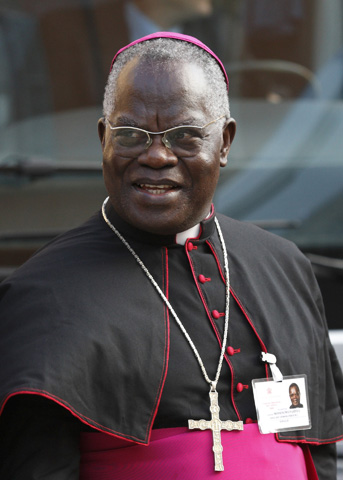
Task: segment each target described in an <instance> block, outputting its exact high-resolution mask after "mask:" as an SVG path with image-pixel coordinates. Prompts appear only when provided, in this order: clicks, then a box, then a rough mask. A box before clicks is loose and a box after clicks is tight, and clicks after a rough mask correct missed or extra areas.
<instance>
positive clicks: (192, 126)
mask: <svg viewBox="0 0 343 480" xmlns="http://www.w3.org/2000/svg"><path fill="white" fill-rule="evenodd" d="M224 117H226V115H221V116H220V117H218V118H216V119H215V120H211V121H210V122H208V123H206V124H205V125H203V126H202V127H200V126H199V125H178V126H177V127H172V128H167V130H162V131H161V132H150V131H149V130H145V129H144V128H139V127H130V126H128V125H121V126H120V127H114V126H113V125H112V124H111V122H110V121H109V120H108V119H107V118H105V121H106V123H107V124H108V126H109V127H110V129H111V130H112V131H113V130H119V129H121V128H130V129H131V130H136V131H138V132H144V133H146V134H147V142H146V144H145V146H144V149H143V151H145V150H147V149H148V148H149V147H150V146H151V144H152V138H151V135H163V137H162V142H163V144H164V146H165V147H167V148H169V149H170V150H172V146H171V144H170V142H169V141H168V139H167V138H166V135H167V133H169V132H172V131H174V130H177V129H179V128H199V129H201V130H203V129H204V128H206V127H208V126H209V125H212V123H215V122H218V120H221V119H222V118H224Z"/></svg>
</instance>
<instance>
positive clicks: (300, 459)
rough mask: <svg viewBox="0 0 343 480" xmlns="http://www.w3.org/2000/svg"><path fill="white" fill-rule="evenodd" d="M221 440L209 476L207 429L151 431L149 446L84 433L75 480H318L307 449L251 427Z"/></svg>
mask: <svg viewBox="0 0 343 480" xmlns="http://www.w3.org/2000/svg"><path fill="white" fill-rule="evenodd" d="M221 437H222V445H223V448H224V450H223V462H224V468H225V471H224V472H215V471H214V458H213V452H212V433H211V432H210V431H199V430H198V431H189V430H188V429H187V428H165V429H161V430H153V431H152V435H151V440H150V444H149V446H144V445H138V444H135V443H131V442H127V441H125V440H121V439H117V438H115V437H111V436H110V435H106V434H102V433H95V432H94V433H84V434H82V437H81V470H80V480H114V479H116V480H154V479H156V480H157V479H158V480H161V479H163V480H190V479H196V480H201V479H211V478H212V479H214V478H215V479H216V480H226V479H230V480H232V479H239V480H251V479H254V480H289V479H290V478H294V479H297V480H318V477H317V474H316V472H315V468H314V465H313V462H312V458H311V455H310V452H309V449H308V447H307V446H305V448H304V450H303V449H302V448H301V447H300V446H299V445H296V444H290V443H279V442H277V441H276V439H275V436H274V435H273V434H267V435H261V434H260V433H259V431H258V427H257V425H256V424H246V425H244V431H243V432H222V434H221Z"/></svg>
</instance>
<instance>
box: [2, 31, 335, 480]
mask: <svg viewBox="0 0 343 480" xmlns="http://www.w3.org/2000/svg"><path fill="white" fill-rule="evenodd" d="M227 86H228V83H227V78H226V73H225V71H224V69H223V66H222V64H221V62H220V60H219V59H218V58H217V57H216V56H215V54H214V53H213V52H211V51H210V50H209V49H208V48H207V47H206V46H205V45H203V44H202V43H201V42H199V41H198V40H196V39H194V38H192V37H187V36H183V35H177V34H171V33H159V34H155V35H151V36H148V37H145V38H142V39H140V40H138V41H136V42H134V43H133V44H131V45H129V46H128V47H125V48H124V49H122V50H121V51H120V52H119V54H118V55H117V56H116V57H115V59H114V62H113V66H112V71H111V73H110V76H109V80H108V84H107V88H106V92H105V99H104V118H102V119H101V120H100V121H99V136H100V140H101V145H102V150H103V170H104V179H105V184H106V188H107V190H108V194H109V199H108V200H107V201H106V202H105V203H104V205H103V208H102V212H101V213H98V214H96V215H95V216H94V217H92V218H91V219H90V220H89V221H88V222H87V223H85V224H84V225H82V226H81V227H79V228H77V229H75V230H73V231H71V232H68V233H66V234H64V235H62V236H60V237H59V238H57V239H56V240H55V241H53V242H52V243H51V244H50V245H48V246H47V247H45V248H44V249H42V250H41V251H40V252H39V253H37V254H36V255H35V256H34V257H33V258H32V259H31V260H29V261H28V262H27V263H26V264H25V265H24V266H23V267H21V268H20V269H19V270H18V271H17V272H16V273H15V274H14V275H13V276H12V277H11V278H9V279H8V280H7V281H6V282H4V283H3V285H2V289H1V297H2V301H1V323H0V342H1V346H0V348H1V352H2V362H1V365H2V366H1V375H0V385H1V392H0V393H1V401H2V416H1V418H0V438H1V440H0V442H1V449H0V451H1V464H0V477H1V479H3V480H4V479H11V480H16V479H22V478H25V479H36V478H39V479H49V480H51V479H56V480H57V479H58V480H62V479H78V478H81V479H83V480H85V479H96V480H101V479H105V478H106V479H107V478H111V479H112V478H118V479H121V480H123V479H124V480H125V479H129V478H130V479H142V478H143V479H144V478H149V479H152V478H155V479H160V478H163V479H172V478H180V479H181V478H185V479H186V478H187V479H188V478H204V479H205V478H206V479H207V478H212V477H214V476H216V478H217V475H220V478H223V479H225V478H254V479H258V478H263V479H266V480H267V479H275V478H279V479H281V478H282V479H283V478H289V476H290V475H292V476H293V478H297V480H300V479H306V478H310V479H315V478H318V477H319V478H320V479H324V478H325V479H334V478H335V442H336V441H337V440H339V439H341V438H342V425H341V414H340V408H339V404H338V394H337V389H338V388H340V389H341V388H342V377H341V372H340V370H339V366H338V364H337V360H336V358H335V356H334V353H333V350H332V347H331V345H330V342H329V339H328V335H327V327H326V324H325V320H324V316H323V310H322V303H321V300H320V294H319V292H318V287H317V285H316V282H315V280H314V277H313V274H312V272H311V269H310V267H309V264H308V261H307V260H306V259H305V258H304V257H303V256H302V255H301V254H300V253H299V252H298V251H297V249H296V248H295V247H294V245H293V244H290V243H289V242H287V241H285V240H283V239H281V238H279V237H276V236H274V235H271V234H269V233H266V232H264V231H262V230H260V229H258V228H256V227H254V226H251V225H245V224H242V223H240V222H237V221H235V220H232V219H229V218H227V217H224V216H222V215H216V214H215V211H214V207H213V205H212V198H213V195H214V191H215V188H216V184H217V181H218V176H219V171H220V167H224V166H225V165H226V162H227V155H228V153H229V149H230V145H231V143H232V140H233V138H234V135H235V122H234V121H233V120H232V118H231V117H230V112H229V104H228V94H227ZM261 353H262V355H261ZM262 360H264V362H263V361H262ZM276 360H277V366H278V367H279V370H277V369H276V365H275V361H276ZM266 362H267V363H266ZM268 364H270V365H268ZM280 371H281V372H282V374H283V375H292V376H296V375H306V376H307V382H308V389H309V398H308V401H309V403H310V410H311V415H312V420H311V424H309V425H306V426H304V425H303V424H301V426H299V428H293V429H292V430H291V431H289V430H287V431H277V433H276V435H274V434H273V433H270V434H261V433H259V429H258V426H257V423H256V420H257V414H256V408H257V409H258V408H259V407H258V405H257V406H255V404H254V398H253V392H252V384H251V381H252V380H255V379H263V378H269V382H268V386H269V387H268V388H270V389H272V386H273V384H276V382H274V381H272V378H271V377H272V376H273V378H275V380H278V381H282V375H281V373H280ZM271 372H272V375H271ZM280 375H281V377H280ZM335 383H336V385H335ZM323 388H326V394H323ZM188 427H189V428H188ZM310 427H311V428H310ZM202 430H204V431H202ZM128 447H129V448H128ZM212 449H213V451H212ZM312 459H313V460H314V464H313V461H312ZM314 465H315V467H316V470H317V473H316V470H315V467H314ZM216 471H219V472H220V473H217V472H216ZM280 472H282V474H281V473H280ZM317 474H318V477H317ZM280 475H281V476H280Z"/></svg>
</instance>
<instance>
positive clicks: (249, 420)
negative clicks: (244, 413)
mask: <svg viewBox="0 0 343 480" xmlns="http://www.w3.org/2000/svg"><path fill="white" fill-rule="evenodd" d="M245 423H256V421H254V420H253V419H252V418H247V419H246V420H245Z"/></svg>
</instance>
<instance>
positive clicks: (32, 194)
mask: <svg viewBox="0 0 343 480" xmlns="http://www.w3.org/2000/svg"><path fill="white" fill-rule="evenodd" d="M159 30H172V31H177V32H182V33H186V34H190V35H194V36H196V37H198V38H199V39H201V40H202V41H203V42H205V43H206V44H207V45H209V46H210V47H211V48H212V49H213V50H214V51H215V52H216V53H217V54H218V55H219V57H220V58H221V59H222V60H223V62H224V65H225V68H226V69H227V72H228V75H229V78H230V98H231V111H232V116H233V117H234V118H235V119H236V120H237V123H238V131H237V136H236V139H235V142H234V144H233V147H232V149H231V152H230V158H229V164H228V167H227V168H226V169H223V170H222V175H221V178H220V184H219V187H218V190H217V194H216V198H215V204H216V208H217V211H219V212H223V213H225V214H227V215H230V216H232V217H234V218H238V219H241V220H244V221H247V222H254V223H256V224H257V225H259V226H261V227H262V228H265V229H267V230H269V231H272V232H274V233H276V234H278V235H281V236H283V237H286V238H288V239H290V240H292V241H294V242H295V243H296V244H297V245H298V246H299V248H300V249H301V250H302V251H303V252H304V253H305V254H306V255H307V256H308V258H309V259H310V260H311V262H312V265H313V268H314V271H315V274H316V276H317V279H318V282H319V285H320V288H321V290H322V293H323V297H324V303H325V308H326V313H327V319H328V324H329V328H330V335H331V338H332V340H333V343H334V345H335V348H336V351H337V353H338V355H339V358H340V361H341V364H343V314H342V310H343V309H342V299H343V0H277V1H275V0H213V1H212V0H132V1H124V0H0V281H1V280H2V279H4V278H5V277H6V276H7V275H9V274H10V273H11V272H12V271H14V270H15V269H16V268H17V267H18V266H19V265H20V264H21V263H23V262H24V261H25V260H26V259H27V258H29V257H30V255H32V254H33V253H34V252H35V251H36V250H37V249H38V248H40V247H41V246H43V245H44V244H45V243H47V242H48V241H50V240H51V239H52V238H53V237H54V236H56V235H58V234H59V233H62V232H64V231H65V230H67V229H69V228H71V227H73V226H76V225H78V224H80V223H81V222H82V221H84V220H85V219H87V218H88V217H89V216H90V215H91V214H93V213H94V212H95V211H97V210H98V209H99V208H100V206H101V204H102V201H103V199H104V198H105V196H106V192H105V189H104V186H103V181H102V173H101V149H100V144H99V141H98V137H97V120H98V118H99V117H100V116H101V115H102V107H101V104H102V97H103V91H104V87H105V83H106V78H107V75H108V71H109V66H110V63H111V59H112V57H113V55H114V53H115V52H116V51H117V50H118V49H119V48H120V47H122V46H124V45H126V44H127V43H128V42H130V41H133V40H134V39H136V38H139V37H141V36H143V35H146V34H148V33H152V32H154V31H159ZM339 451H340V455H341V456H342V448H341V447H340V450H339ZM339 478H343V476H342V467H341V463H340V464H339Z"/></svg>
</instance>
